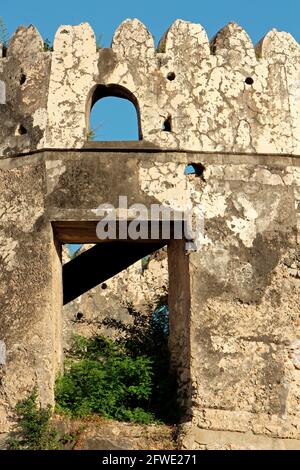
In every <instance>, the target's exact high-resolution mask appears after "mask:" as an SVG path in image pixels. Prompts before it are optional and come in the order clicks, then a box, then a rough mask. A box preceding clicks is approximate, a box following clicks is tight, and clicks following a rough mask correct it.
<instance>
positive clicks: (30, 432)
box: [7, 388, 82, 450]
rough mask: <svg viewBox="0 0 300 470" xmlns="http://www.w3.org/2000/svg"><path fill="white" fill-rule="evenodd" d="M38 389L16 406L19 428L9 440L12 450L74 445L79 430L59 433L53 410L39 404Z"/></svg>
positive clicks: (58, 448) (47, 448)
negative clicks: (53, 420)
mask: <svg viewBox="0 0 300 470" xmlns="http://www.w3.org/2000/svg"><path fill="white" fill-rule="evenodd" d="M37 401H38V397H37V389H36V388H35V389H34V390H33V392H32V393H30V395H29V396H28V397H27V398H26V399H25V400H22V401H20V402H18V404H17V406H16V409H15V411H16V414H17V430H16V432H15V433H14V437H10V438H9V439H8V441H7V445H8V448H9V449H10V450H55V449H56V450H60V449H63V448H64V447H65V446H66V445H68V446H69V448H70V447H71V448H72V447H73V446H74V445H75V443H76V441H77V439H78V434H79V432H80V431H82V428H80V429H79V430H78V431H76V432H73V433H70V434H64V435H62V436H60V435H59V433H58V431H57V430H56V428H55V427H54V425H52V424H51V416H52V410H51V407H50V406H48V407H46V408H41V407H40V406H38V404H37Z"/></svg>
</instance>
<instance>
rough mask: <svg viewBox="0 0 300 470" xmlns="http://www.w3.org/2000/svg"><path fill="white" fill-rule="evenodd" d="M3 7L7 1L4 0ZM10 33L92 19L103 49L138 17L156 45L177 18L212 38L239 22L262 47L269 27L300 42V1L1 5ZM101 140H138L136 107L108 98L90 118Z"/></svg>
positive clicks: (25, 0)
mask: <svg viewBox="0 0 300 470" xmlns="http://www.w3.org/2000/svg"><path fill="white" fill-rule="evenodd" d="M1 3H2V2H1ZM0 16H2V17H3V19H4V21H5V23H6V25H7V29H8V33H9V34H12V33H13V31H14V30H15V29H16V28H17V27H18V26H19V25H21V24H24V25H29V24H31V23H32V24H34V25H35V26H36V27H37V28H38V30H39V31H40V33H41V34H42V36H43V37H44V38H48V39H49V40H50V42H52V41H53V38H54V34H55V31H56V30H57V28H58V27H59V26H60V25H61V24H78V23H82V22H84V21H88V22H89V23H90V24H91V26H92V27H93V28H94V31H95V33H96V36H97V37H99V36H100V35H102V41H101V42H102V45H103V46H104V47H109V46H110V42H111V38H112V35H113V32H114V30H115V29H116V28H117V27H118V26H119V24H120V23H121V22H122V21H123V20H124V19H126V18H139V19H140V20H141V21H142V22H143V23H145V25H146V26H147V27H148V28H149V30H150V31H151V33H152V34H153V36H154V38H155V42H156V44H157V43H158V41H159V39H160V37H161V36H162V35H163V33H164V32H165V31H166V30H167V28H168V27H169V26H170V25H171V24H172V22H173V21H174V20H175V19H177V18H182V19H185V20H188V21H192V22H195V23H201V24H202V25H203V26H204V27H205V29H206V31H207V33H208V36H209V37H210V38H212V37H213V36H214V35H215V34H216V33H217V32H218V30H220V29H221V28H222V27H223V26H224V25H226V24H227V23H228V22H229V21H236V22H237V23H239V24H240V25H241V26H242V27H244V28H245V29H246V31H247V32H248V34H249V35H250V37H251V39H252V40H253V42H254V43H257V42H258V41H259V40H260V39H261V38H262V37H263V36H264V35H265V34H266V33H267V32H268V31H269V30H270V29H272V28H277V29H279V30H284V31H288V32H290V33H291V34H292V35H293V36H294V37H295V38H296V39H297V40H298V42H300V24H299V19H300V1H299V0H286V1H276V0H274V1H270V0H267V1H264V0H260V1H259V0H251V1H246V0H222V1H221V0H213V1H208V0H206V1H201V0H185V1H179V0H149V1H145V0H144V1H143V0H127V1H126V0H125V1H122V0H113V1H103V0H102V1H101V0H84V1H76V0H73V1H70V0H49V1H47V2H46V1H44V2H42V1H40V0H39V1H36V0H13V1H12V2H11V3H10V2H3V4H2V5H1V6H0ZM91 127H92V128H93V129H95V130H96V140H135V139H137V121H136V114H135V110H134V108H133V105H132V104H131V103H129V102H128V101H126V100H121V99H115V98H105V99H103V100H101V101H100V102H98V103H97V104H96V105H95V107H94V110H93V113H92V115H91Z"/></svg>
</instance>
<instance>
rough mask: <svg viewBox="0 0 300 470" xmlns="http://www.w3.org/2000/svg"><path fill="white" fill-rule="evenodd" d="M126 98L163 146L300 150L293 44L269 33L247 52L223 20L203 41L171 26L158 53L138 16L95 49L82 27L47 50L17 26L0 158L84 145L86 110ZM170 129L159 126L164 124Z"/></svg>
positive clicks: (62, 31)
mask: <svg viewBox="0 0 300 470" xmlns="http://www.w3.org/2000/svg"><path fill="white" fill-rule="evenodd" d="M109 95H112V96H120V97H123V98H127V99H129V100H131V101H132V102H133V103H134V104H135V106H136V109H137V112H138V115H139V123H140V136H141V138H142V139H143V140H145V141H148V142H150V143H152V144H153V145H155V146H159V147H161V148H165V149H188V150H198V151H206V152H211V151H214V152H229V153H232V152H233V153H234V152H245V153H268V154H270V153H274V154H278V153H280V154H299V153H300V132H299V131H300V46H299V44H298V43H297V42H296V41H295V40H294V38H293V37H292V36H291V35H290V34H288V33H285V32H278V31H276V30H272V31H271V32H269V33H268V34H267V35H266V36H265V38H264V39H263V40H262V41H261V42H260V43H259V44H258V45H257V47H256V48H254V46H253V44H252V42H251V40H250V38H249V36H248V35H247V33H246V32H245V31H244V30H243V29H242V28H241V27H239V26H238V25H237V24H235V23H229V24H228V25H227V26H225V27H224V28H223V29H222V30H221V31H219V32H218V33H217V35H216V36H215V37H214V38H213V40H212V41H211V43H209V40H208V37H207V34H206V32H205V30H204V29H203V28H202V26H200V25H198V24H192V23H189V22H186V21H183V20H176V21H175V22H174V23H173V25H172V26H171V27H170V28H169V29H168V31H167V32H166V33H165V34H164V36H163V37H162V39H161V40H160V42H159V44H158V47H157V49H156V48H155V45H154V40H153V37H152V35H151V34H150V33H149V31H148V30H147V28H146V27H145V26H144V25H143V24H142V23H141V22H140V21H138V20H137V19H134V20H125V21H124V22H123V23H122V24H121V25H120V26H119V28H118V29H117V30H116V32H115V34H114V36H113V39H112V45H111V48H100V49H97V47H96V39H95V34H94V32H93V30H92V29H91V27H90V26H89V25H88V24H86V23H84V24H81V25H78V26H61V27H60V28H59V29H58V31H57V33H56V35H55V39H54V46H53V51H52V52H50V51H44V44H43V40H42V38H41V37H40V35H39V33H38V32H37V30H36V29H35V28H34V27H33V26H30V27H29V28H24V27H20V28H19V29H18V30H17V31H16V33H15V34H14V35H13V37H12V39H11V42H10V44H9V46H8V49H7V51H6V55H5V56H4V57H2V58H1V59H0V121H1V128H0V155H2V156H8V155H18V154H20V153H24V152H28V151H32V150H36V149H41V148H81V147H83V146H84V145H85V144H86V141H87V135H88V130H89V115H90V110H91V106H92V104H94V102H95V101H96V100H97V99H100V98H101V97H103V96H109ZM166 122H167V123H168V126H165V123H166Z"/></svg>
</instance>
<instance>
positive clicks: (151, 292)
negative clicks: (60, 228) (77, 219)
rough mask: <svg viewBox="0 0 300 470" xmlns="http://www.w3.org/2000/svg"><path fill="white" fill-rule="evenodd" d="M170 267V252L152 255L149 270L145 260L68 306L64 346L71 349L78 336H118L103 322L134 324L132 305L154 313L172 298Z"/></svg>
mask: <svg viewBox="0 0 300 470" xmlns="http://www.w3.org/2000/svg"><path fill="white" fill-rule="evenodd" d="M89 246H90V245H84V246H83V248H82V249H83V250H85V249H88V248H89ZM63 251H64V252H65V255H64V260H65V262H67V261H69V260H70V255H69V254H68V250H66V249H65V248H64V250H63ZM167 264H168V259H167V251H166V249H161V250H159V251H158V252H156V253H154V254H153V255H151V256H150V258H149V260H148V263H147V265H146V266H145V267H143V265H142V261H138V262H137V263H134V264H133V265H132V266H129V268H127V269H125V270H124V271H122V272H120V273H119V274H117V275H116V276H114V277H112V278H111V279H108V280H107V281H106V282H105V283H102V284H100V285H99V286H97V287H95V288H94V289H91V290H90V291H88V292H86V293H85V294H83V295H81V296H79V297H77V299H75V300H73V301H72V302H69V303H68V304H67V305H65V306H64V308H63V321H64V346H65V347H66V348H68V347H69V345H70V343H71V338H72V335H73V334H74V333H75V334H79V335H83V336H86V337H89V336H92V335H94V334H106V335H111V336H117V335H118V332H117V331H116V330H114V329H112V328H109V327H108V328H106V327H105V326H104V325H102V324H101V322H102V321H103V320H104V319H105V318H114V319H115V320H117V321H121V322H122V323H124V324H130V323H131V322H132V317H131V316H130V314H129V312H128V308H127V306H129V305H130V306H132V307H133V308H134V309H135V310H136V311H137V312H141V313H143V314H146V313H150V312H154V311H155V308H156V306H157V303H158V301H159V300H160V299H161V298H167V295H168V284H169V282H168V266H167Z"/></svg>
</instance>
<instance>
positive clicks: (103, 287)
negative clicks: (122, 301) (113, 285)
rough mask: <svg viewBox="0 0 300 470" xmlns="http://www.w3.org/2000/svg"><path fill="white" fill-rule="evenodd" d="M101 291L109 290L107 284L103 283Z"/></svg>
mask: <svg viewBox="0 0 300 470" xmlns="http://www.w3.org/2000/svg"><path fill="white" fill-rule="evenodd" d="M101 289H103V290H105V289H107V284H105V282H103V284H101Z"/></svg>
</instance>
